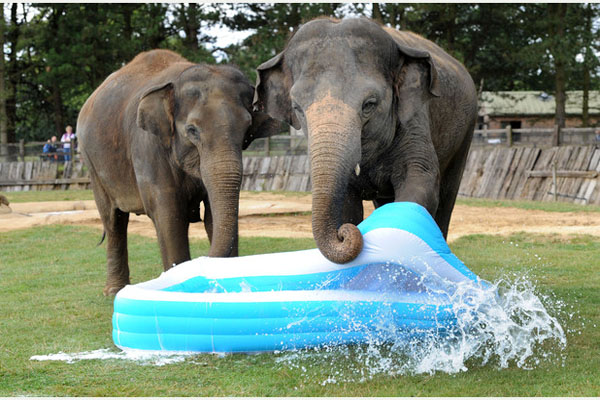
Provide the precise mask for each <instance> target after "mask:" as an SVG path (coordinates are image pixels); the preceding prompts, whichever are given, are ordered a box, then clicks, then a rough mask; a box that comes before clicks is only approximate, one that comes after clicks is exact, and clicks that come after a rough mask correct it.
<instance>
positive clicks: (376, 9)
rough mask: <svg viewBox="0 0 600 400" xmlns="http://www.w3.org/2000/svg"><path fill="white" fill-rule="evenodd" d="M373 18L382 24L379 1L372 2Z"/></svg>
mask: <svg viewBox="0 0 600 400" xmlns="http://www.w3.org/2000/svg"><path fill="white" fill-rule="evenodd" d="M373 19H374V20H375V21H377V22H379V23H380V24H383V15H381V8H379V3H373Z"/></svg>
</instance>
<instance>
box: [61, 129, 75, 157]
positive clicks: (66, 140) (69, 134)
mask: <svg viewBox="0 0 600 400" xmlns="http://www.w3.org/2000/svg"><path fill="white" fill-rule="evenodd" d="M65 130H66V132H65V133H63V135H62V137H61V138H60V141H61V142H62V143H63V151H64V154H65V161H71V140H72V139H75V134H74V133H73V127H72V126H71V125H67V127H66V128H65Z"/></svg>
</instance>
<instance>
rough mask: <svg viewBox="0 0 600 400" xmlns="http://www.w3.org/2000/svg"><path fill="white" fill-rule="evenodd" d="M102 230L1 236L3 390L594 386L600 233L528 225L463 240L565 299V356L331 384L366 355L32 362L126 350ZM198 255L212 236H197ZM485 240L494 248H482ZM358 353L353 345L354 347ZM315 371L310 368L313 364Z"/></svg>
mask: <svg viewBox="0 0 600 400" xmlns="http://www.w3.org/2000/svg"><path fill="white" fill-rule="evenodd" d="M100 235H101V232H100V231H99V230H94V229H90V228H80V227H75V226H44V227H36V228H33V229H28V230H22V231H14V232H8V233H3V234H2V235H0V276H1V277H2V279H0V298H2V307H0V331H1V332H2V335H0V349H2V351H0V396H352V397H356V396H365V397H367V396H434V397H437V396H519V397H520V396H595V395H597V394H598V378H597V370H598V359H597V349H598V346H599V345H600V331H599V330H598V329H597V327H596V326H597V325H598V324H600V317H599V315H598V312H597V307H598V303H599V302H600V290H599V289H600V274H599V272H598V270H597V267H596V266H597V262H596V261H597V260H598V259H599V258H600V242H598V239H597V238H592V237H588V236H586V237H577V238H573V239H570V240H565V239H560V238H554V237H548V236H532V235H529V234H527V235H525V234H518V235H513V236H511V237H508V238H505V237H496V236H487V235H476V236H469V237H465V238H462V239H460V240H458V241H456V242H454V243H453V245H452V248H453V251H454V252H455V253H456V254H457V255H458V256H459V257H460V258H461V259H463V260H464V261H465V262H466V264H467V265H469V267H471V268H472V269H473V270H474V271H475V272H476V273H478V274H480V275H481V276H482V277H483V278H486V279H492V280H493V279H496V278H497V277H500V276H502V275H506V274H509V275H510V274H511V273H517V274H522V273H528V274H530V277H531V278H532V279H533V280H537V281H538V283H539V290H540V291H541V292H542V293H546V294H548V293H550V294H552V295H553V297H554V298H556V299H559V300H561V301H564V302H565V303H566V304H567V305H568V306H569V307H573V308H569V313H572V312H574V313H576V314H577V315H579V316H580V320H578V319H577V318H574V319H568V318H567V319H566V320H564V321H561V323H562V324H563V326H564V327H565V328H566V332H567V340H568V345H567V348H566V350H565V358H564V360H565V361H564V364H562V363H560V362H556V363H554V362H550V361H546V362H542V363H541V364H540V365H537V366H536V367H535V368H533V369H531V370H523V369H519V368H516V367H510V368H507V369H503V370H498V369H497V368H495V367H493V366H483V367H481V366H477V365H472V366H469V370H468V371H465V372H460V373H457V374H453V375H447V374H444V373H436V374H434V375H414V376H388V375H386V374H381V375H378V376H375V377H374V378H373V379H365V380H361V379H359V378H360V377H358V378H357V379H355V380H354V381H352V382H347V383H337V384H327V385H322V384H321V382H323V381H325V380H326V379H327V377H328V375H327V371H330V370H331V368H333V366H332V365H330V364H328V363H327V362H326V361H324V360H329V361H333V362H334V363H335V364H336V365H335V368H336V370H339V371H345V372H344V373H352V369H353V366H360V365H361V364H363V363H364V362H365V361H364V359H361V358H356V359H353V357H352V355H350V356H349V357H348V358H343V357H342V358H341V359H337V360H331V359H327V358H323V360H320V359H319V357H318V353H316V354H315V357H314V358H313V360H310V359H306V360H304V359H299V360H298V361H296V362H295V364H297V365H296V367H295V368H292V366H290V364H289V363H285V362H281V361H282V359H283V358H284V357H285V356H286V354H285V353H284V354H279V355H278V354H260V355H244V354H240V355H234V356H225V357H219V356H216V355H198V356H195V357H191V358H190V359H188V360H187V361H185V362H183V363H179V364H173V365H166V366H153V365H141V364H139V363H135V362H131V361H122V360H106V361H101V360H87V361H79V362H76V363H74V364H67V363H64V362H57V361H46V362H41V361H32V360H30V357H31V356H33V355H45V354H50V353H58V352H61V351H63V352H66V353H72V352H83V351H90V350H95V349H101V348H108V349H110V350H112V351H115V352H116V351H118V350H117V349H116V348H115V347H114V345H113V343H112V338H111V329H112V327H111V316H112V309H113V304H112V302H113V299H112V298H107V297H104V296H103V295H102V293H101V290H102V286H103V283H104V279H105V267H104V265H105V262H106V259H105V257H106V256H105V249H104V247H103V246H101V247H96V243H97V242H98V238H99V237H100ZM240 244H241V254H242V255H248V254H257V253H263V252H275V251H287V250H292V249H304V248H307V247H313V246H314V244H313V243H312V242H311V241H309V240H297V239H267V238H253V239H248V238H242V239H241V240H240ZM129 246H130V247H129V256H130V265H131V269H132V279H133V281H134V282H140V281H144V280H147V279H151V278H154V277H156V276H158V274H159V273H160V271H161V262H160V255H159V251H158V245H157V243H156V241H154V240H150V239H147V238H142V237H140V236H137V235H130V238H129ZM192 249H193V255H194V256H195V257H197V256H199V255H202V254H206V251H207V249H208V243H207V242H206V241H193V242H192ZM482 249H484V250H485V251H482ZM350 354H352V353H350ZM304 370H305V371H307V374H308V376H310V378H307V374H304V373H302V371H304Z"/></svg>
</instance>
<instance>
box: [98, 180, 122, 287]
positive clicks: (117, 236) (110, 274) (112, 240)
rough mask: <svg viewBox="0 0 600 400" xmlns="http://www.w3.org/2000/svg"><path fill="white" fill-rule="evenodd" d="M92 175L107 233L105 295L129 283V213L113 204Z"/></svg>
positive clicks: (99, 210)
mask: <svg viewBox="0 0 600 400" xmlns="http://www.w3.org/2000/svg"><path fill="white" fill-rule="evenodd" d="M95 181H96V179H94V177H93V176H92V188H93V191H94V197H95V199H96V205H97V207H98V212H99V213H100V218H101V219H102V224H103V225H104V234H105V235H106V260H107V263H106V266H107V276H106V286H105V287H104V290H103V292H104V295H105V296H110V295H114V294H116V293H117V292H118V291H119V290H121V288H123V287H124V286H125V285H127V284H129V263H128V254H127V225H128V223H129V213H126V212H123V211H121V210H119V209H118V208H116V207H114V206H113V205H112V202H111V201H110V198H109V197H108V195H107V194H106V193H105V192H104V190H103V189H102V187H101V186H100V185H98V184H96V183H97V182H95Z"/></svg>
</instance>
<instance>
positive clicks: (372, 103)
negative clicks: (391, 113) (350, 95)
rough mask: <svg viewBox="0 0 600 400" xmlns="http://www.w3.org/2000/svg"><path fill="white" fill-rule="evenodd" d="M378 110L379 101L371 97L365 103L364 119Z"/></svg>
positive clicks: (363, 107)
mask: <svg viewBox="0 0 600 400" xmlns="http://www.w3.org/2000/svg"><path fill="white" fill-rule="evenodd" d="M376 108H377V99H376V98H375V97H370V98H368V99H367V100H365V102H364V103H363V106H362V113H363V117H368V116H369V115H371V114H372V113H373V111H375V109H376Z"/></svg>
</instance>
